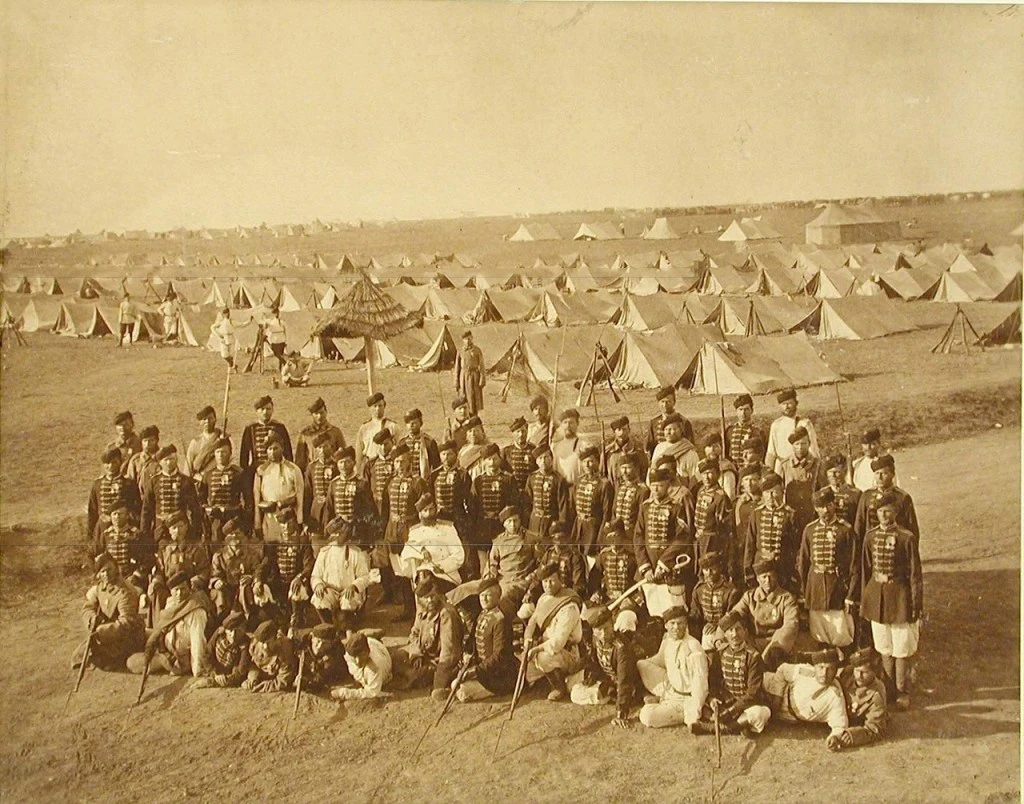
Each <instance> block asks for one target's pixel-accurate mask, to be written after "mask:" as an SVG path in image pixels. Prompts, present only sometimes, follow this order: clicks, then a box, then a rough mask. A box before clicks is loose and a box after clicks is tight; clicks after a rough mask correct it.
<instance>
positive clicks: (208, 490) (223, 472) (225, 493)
mask: <svg viewBox="0 0 1024 804" xmlns="http://www.w3.org/2000/svg"><path fill="white" fill-rule="evenodd" d="M245 486H246V482H245V475H244V474H243V473H242V469H241V467H239V466H236V465H235V464H233V463H232V464H228V465H227V466H225V467H224V468H223V469H221V468H219V467H217V466H211V467H210V468H209V469H207V470H206V471H205V472H203V480H202V483H201V484H200V486H199V496H200V499H202V501H203V504H204V505H205V506H206V507H207V508H212V509H213V511H212V512H211V513H212V514H214V515H218V514H224V513H227V512H239V511H242V510H244V509H245Z"/></svg>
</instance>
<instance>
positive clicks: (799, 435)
mask: <svg viewBox="0 0 1024 804" xmlns="http://www.w3.org/2000/svg"><path fill="white" fill-rule="evenodd" d="M810 437H811V436H810V434H809V433H808V432H807V428H806V427H797V428H796V429H795V430H794V431H793V432H792V433H790V434H789V438H788V441H789V443H790V444H795V443H796V442H797V441H800V440H801V439H804V438H806V439H810Z"/></svg>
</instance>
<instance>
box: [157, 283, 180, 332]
mask: <svg viewBox="0 0 1024 804" xmlns="http://www.w3.org/2000/svg"><path fill="white" fill-rule="evenodd" d="M159 309H160V315H161V316H162V317H163V319H164V337H163V342H164V343H170V342H171V341H174V342H175V343H177V342H178V315H179V313H181V304H180V303H179V302H178V294H177V293H175V292H174V291H173V290H169V291H167V295H166V296H165V297H164V300H163V301H162V302H161V303H160V308H159Z"/></svg>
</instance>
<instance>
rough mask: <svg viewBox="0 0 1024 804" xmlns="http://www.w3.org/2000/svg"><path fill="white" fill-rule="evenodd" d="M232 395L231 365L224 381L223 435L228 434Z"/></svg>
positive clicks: (221, 427) (221, 417)
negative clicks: (229, 405)
mask: <svg viewBox="0 0 1024 804" xmlns="http://www.w3.org/2000/svg"><path fill="white" fill-rule="evenodd" d="M230 396H231V366H228V374H227V379H226V380H225V381H224V406H223V407H222V408H221V411H220V429H221V435H223V436H224V437H225V438H227V436H228V398H229V397H230Z"/></svg>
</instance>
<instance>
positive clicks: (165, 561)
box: [147, 511, 210, 623]
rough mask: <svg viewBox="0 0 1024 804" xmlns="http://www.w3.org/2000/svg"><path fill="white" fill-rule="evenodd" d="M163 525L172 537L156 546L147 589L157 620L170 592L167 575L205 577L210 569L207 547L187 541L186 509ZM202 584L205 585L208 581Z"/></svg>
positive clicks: (172, 516)
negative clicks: (182, 574)
mask: <svg viewBox="0 0 1024 804" xmlns="http://www.w3.org/2000/svg"><path fill="white" fill-rule="evenodd" d="M164 524H165V525H166V527H167V530H168V533H169V538H167V539H163V540H161V541H160V544H159V545H158V546H157V548H156V563H155V565H154V566H153V571H152V574H151V577H150V581H149V589H148V590H147V598H148V602H149V611H150V619H151V621H152V622H154V623H155V621H156V616H157V613H158V612H159V611H160V610H161V609H163V607H164V605H165V604H166V602H167V596H168V593H169V591H170V590H169V589H168V586H167V579H168V578H170V577H171V576H172V575H177V574H178V573H184V574H185V575H187V576H188V577H189V578H195V577H200V578H205V577H207V573H208V572H209V569H210V555H209V553H208V552H207V550H206V548H205V547H204V546H203V545H201V544H196V543H195V542H190V541H188V528H189V524H188V516H187V515H186V514H185V512H184V511H178V512H176V513H174V514H172V515H171V516H170V517H169V518H168V519H167V521H166V522H165V523H164ZM203 586H206V583H205V581H204V582H203ZM204 597H205V595H204Z"/></svg>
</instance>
